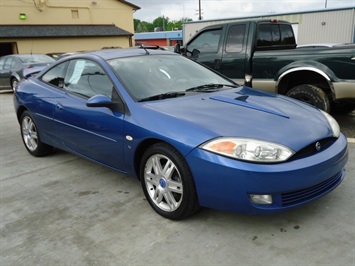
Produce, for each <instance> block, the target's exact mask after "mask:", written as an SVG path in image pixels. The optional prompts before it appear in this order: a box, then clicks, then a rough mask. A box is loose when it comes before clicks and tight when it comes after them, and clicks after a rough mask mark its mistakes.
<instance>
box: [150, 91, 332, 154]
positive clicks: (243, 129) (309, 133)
mask: <svg viewBox="0 0 355 266" xmlns="http://www.w3.org/2000/svg"><path fill="white" fill-rule="evenodd" d="M146 107H147V108H148V109H150V111H153V110H154V112H159V115H160V116H155V117H160V118H159V120H157V121H156V123H155V125H157V124H159V125H160V126H159V128H160V132H161V133H163V134H164V135H165V136H171V137H172V138H180V139H181V137H182V136H181V135H186V136H185V139H186V142H190V141H192V139H194V140H195V141H196V143H194V145H196V146H197V145H198V144H201V143H203V142H205V141H207V140H210V139H212V138H215V137H221V136H225V137H244V138H255V139H260V140H267V141H272V142H275V143H279V144H283V145H285V146H287V147H289V148H291V149H293V150H294V151H298V150H300V149H302V148H304V147H305V146H307V145H309V144H311V143H313V142H315V141H318V140H321V139H324V138H327V137H332V131H331V128H330V126H329V124H328V122H327V121H326V119H325V117H324V116H323V114H322V113H321V112H320V111H319V110H318V109H316V108H314V107H312V106H309V105H306V104H303V103H301V102H299V101H296V100H293V99H291V98H288V97H284V96H281V95H276V94H271V93H266V92H262V91H258V90H254V89H250V88H247V87H240V88H236V89H231V90H226V91H220V92H216V93H206V94H198V95H193V96H185V97H181V98H176V99H169V100H162V101H154V102H149V103H147V104H146ZM146 114H147V115H149V111H148V112H147V113H146ZM167 116H169V118H167ZM158 121H159V122H158Z"/></svg>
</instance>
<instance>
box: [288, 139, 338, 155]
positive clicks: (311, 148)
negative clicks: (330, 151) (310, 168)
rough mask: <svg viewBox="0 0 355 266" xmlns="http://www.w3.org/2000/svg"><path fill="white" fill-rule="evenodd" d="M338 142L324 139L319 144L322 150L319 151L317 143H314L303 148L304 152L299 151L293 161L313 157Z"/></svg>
mask: <svg viewBox="0 0 355 266" xmlns="http://www.w3.org/2000/svg"><path fill="white" fill-rule="evenodd" d="M335 141H336V138H325V139H322V140H320V141H317V142H319V144H320V147H321V149H320V150H317V149H316V143H317V142H314V143H312V144H311V145H308V146H307V147H305V148H303V149H302V150H300V151H298V152H297V153H296V154H295V155H293V157H292V160H295V159H299V158H301V157H307V156H309V155H312V154H314V153H317V152H320V151H322V150H324V149H326V148H328V147H329V146H330V145H332V144H333V143H334V142H335Z"/></svg>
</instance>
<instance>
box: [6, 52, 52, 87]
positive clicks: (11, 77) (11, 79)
mask: <svg viewBox="0 0 355 266" xmlns="http://www.w3.org/2000/svg"><path fill="white" fill-rule="evenodd" d="M54 61H55V60H54V59H53V58H51V57H50V56H47V55H44V54H12V55H6V56H3V57H1V58H0V90H8V89H12V90H15V88H16V87H17V84H18V82H19V81H20V80H21V79H22V78H23V77H25V76H26V73H27V72H31V73H34V72H36V70H38V72H39V71H40V70H42V69H43V68H44V67H45V66H47V65H48V64H50V63H52V62H54Z"/></svg>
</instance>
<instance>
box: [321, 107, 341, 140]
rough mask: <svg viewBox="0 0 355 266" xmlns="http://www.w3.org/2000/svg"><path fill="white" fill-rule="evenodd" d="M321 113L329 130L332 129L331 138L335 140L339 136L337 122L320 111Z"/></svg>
mask: <svg viewBox="0 0 355 266" xmlns="http://www.w3.org/2000/svg"><path fill="white" fill-rule="evenodd" d="M320 111H321V112H322V114H323V115H324V117H325V119H327V121H328V123H329V125H330V128H331V129H332V133H333V137H335V138H339V136H340V127H339V124H338V122H337V121H336V120H335V119H334V118H333V117H332V116H331V115H330V114H328V113H326V112H324V111H322V110H320Z"/></svg>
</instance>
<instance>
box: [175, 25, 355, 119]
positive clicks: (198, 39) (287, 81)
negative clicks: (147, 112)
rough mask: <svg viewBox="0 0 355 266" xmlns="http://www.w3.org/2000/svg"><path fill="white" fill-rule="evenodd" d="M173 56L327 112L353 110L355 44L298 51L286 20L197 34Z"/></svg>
mask: <svg viewBox="0 0 355 266" xmlns="http://www.w3.org/2000/svg"><path fill="white" fill-rule="evenodd" d="M175 52H177V53H181V54H182V55H184V56H187V57H188V58H191V59H193V60H196V61H198V62H200V63H203V64H205V65H207V66H209V67H210V68H212V69H214V70H216V71H219V72H221V73H222V74H224V75H225V76H227V77H229V78H231V79H233V80H234V81H236V82H237V83H239V84H243V83H244V84H245V85H247V86H251V87H254V88H257V89H261V90H266V91H271V92H276V93H280V94H283V95H287V96H290V97H293V98H296V99H299V100H301V101H304V102H307V103H309V104H312V105H314V106H316V107H318V108H320V109H322V110H325V111H327V112H330V111H331V109H332V108H334V107H337V108H336V109H337V110H338V111H340V112H343V113H346V112H350V111H352V110H354V109H355V44H342V45H340V44H339V45H332V46H330V45H324V46H322V45H309V46H307V45H306V46H302V47H299V48H297V44H296V40H295V36H294V33H293V30H292V26H291V24H290V23H289V22H287V21H278V20H243V21H238V22H232V23H225V24H218V25H211V26H207V27H205V28H203V29H202V30H200V31H199V32H198V33H197V34H196V35H195V36H193V37H192V38H191V39H190V40H189V41H188V42H187V44H186V45H185V46H184V47H180V46H179V45H177V46H176V47H175Z"/></svg>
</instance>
